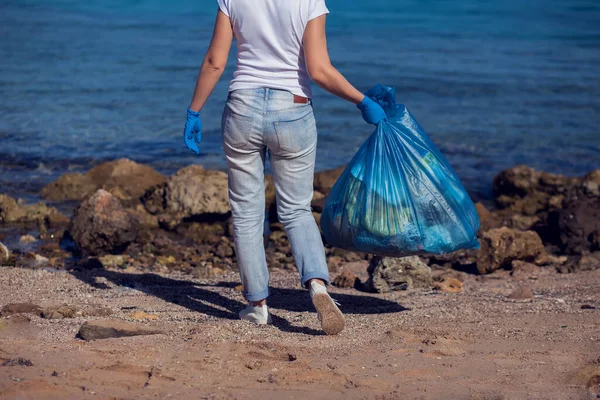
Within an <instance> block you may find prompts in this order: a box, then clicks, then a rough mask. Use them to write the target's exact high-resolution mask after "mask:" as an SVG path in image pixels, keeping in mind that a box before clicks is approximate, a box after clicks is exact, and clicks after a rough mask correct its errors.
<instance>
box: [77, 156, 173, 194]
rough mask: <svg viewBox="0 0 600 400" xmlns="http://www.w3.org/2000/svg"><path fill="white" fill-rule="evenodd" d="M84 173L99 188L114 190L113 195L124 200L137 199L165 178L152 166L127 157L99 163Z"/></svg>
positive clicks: (164, 180)
mask: <svg viewBox="0 0 600 400" xmlns="http://www.w3.org/2000/svg"><path fill="white" fill-rule="evenodd" d="M85 175H86V176H87V177H89V178H90V179H91V180H92V181H94V182H95V183H96V185H98V187H99V188H104V189H105V190H107V191H110V192H111V193H112V192H113V191H114V192H115V196H116V197H118V198H119V199H120V200H121V201H124V202H128V201H129V200H136V201H137V199H138V198H139V197H140V196H142V195H143V194H144V193H145V192H146V190H148V189H149V188H151V187H153V186H156V185H160V184H162V183H164V182H166V180H167V178H166V177H165V176H164V175H163V174H161V173H159V172H157V171H156V170H154V169H153V168H152V167H150V166H148V165H144V164H139V163H136V162H135V161H131V160H129V159H127V158H120V159H118V160H114V161H109V162H105V163H102V164H99V165H97V166H95V167H94V168H92V169H90V170H89V171H88V172H87V173H86V174H85ZM115 189H116V190H115Z"/></svg>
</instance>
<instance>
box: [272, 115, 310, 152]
mask: <svg viewBox="0 0 600 400" xmlns="http://www.w3.org/2000/svg"><path fill="white" fill-rule="evenodd" d="M273 125H274V127H275V135H276V136H277V143H278V146H279V149H280V150H281V151H283V152H288V153H298V152H301V151H303V150H305V149H307V148H308V147H310V146H312V145H314V143H315V142H316V140H317V127H316V124H315V117H314V115H313V113H312V110H311V112H309V113H307V114H305V115H304V116H302V117H300V118H297V119H294V120H290V121H275V122H273Z"/></svg>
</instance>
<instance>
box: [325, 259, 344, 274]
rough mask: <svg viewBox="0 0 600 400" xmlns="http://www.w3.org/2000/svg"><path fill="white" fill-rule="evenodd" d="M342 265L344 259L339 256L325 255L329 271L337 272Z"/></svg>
mask: <svg viewBox="0 0 600 400" xmlns="http://www.w3.org/2000/svg"><path fill="white" fill-rule="evenodd" d="M342 265H344V259H343V258H342V257H340V256H329V257H327V268H328V269H329V271H330V272H337V271H339V270H340V268H341V266H342Z"/></svg>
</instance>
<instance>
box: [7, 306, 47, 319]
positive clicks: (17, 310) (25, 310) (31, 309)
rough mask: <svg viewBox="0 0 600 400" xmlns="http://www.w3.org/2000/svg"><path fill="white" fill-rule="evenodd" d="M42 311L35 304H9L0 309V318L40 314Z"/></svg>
mask: <svg viewBox="0 0 600 400" xmlns="http://www.w3.org/2000/svg"><path fill="white" fill-rule="evenodd" d="M41 311H42V309H41V307H40V306H38V305H37V304H32V303H11V304H7V305H5V306H4V307H2V310H1V311H0V316H3V317H5V316H7V315H12V314H38V315H39V314H40V312H41Z"/></svg>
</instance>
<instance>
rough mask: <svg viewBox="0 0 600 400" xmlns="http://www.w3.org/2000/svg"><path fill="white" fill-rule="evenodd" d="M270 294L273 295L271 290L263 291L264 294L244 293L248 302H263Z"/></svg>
mask: <svg viewBox="0 0 600 400" xmlns="http://www.w3.org/2000/svg"><path fill="white" fill-rule="evenodd" d="M270 294H271V291H270V290H269V288H267V289H265V290H263V291H262V292H258V293H248V292H244V297H245V298H246V300H248V301H261V300H263V299H266V298H267V297H269V295H270Z"/></svg>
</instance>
